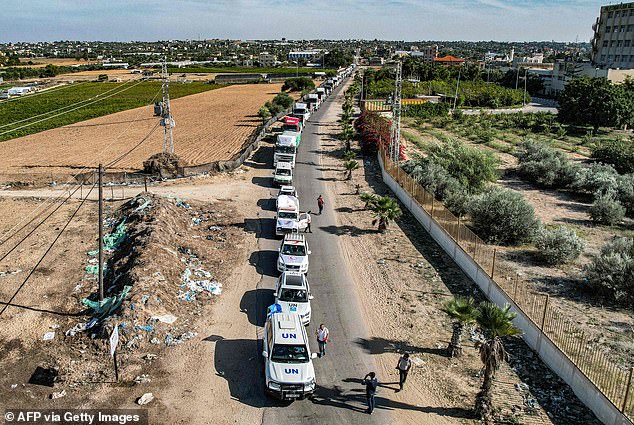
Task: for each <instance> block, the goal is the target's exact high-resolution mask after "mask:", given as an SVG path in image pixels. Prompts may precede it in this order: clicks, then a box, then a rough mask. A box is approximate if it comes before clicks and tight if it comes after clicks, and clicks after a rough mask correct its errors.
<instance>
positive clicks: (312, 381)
mask: <svg viewBox="0 0 634 425" xmlns="http://www.w3.org/2000/svg"><path fill="white" fill-rule="evenodd" d="M305 388H306V389H307V390H310V391H312V390H314V389H315V378H310V380H309V381H308V382H307V383H306V385H305Z"/></svg>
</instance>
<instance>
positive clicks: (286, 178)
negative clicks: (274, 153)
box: [273, 162, 293, 186]
mask: <svg viewBox="0 0 634 425" xmlns="http://www.w3.org/2000/svg"><path fill="white" fill-rule="evenodd" d="M273 183H274V184H276V185H278V186H288V185H292V184H293V167H292V165H291V164H290V163H289V162H278V163H277V164H276V165H275V171H273Z"/></svg>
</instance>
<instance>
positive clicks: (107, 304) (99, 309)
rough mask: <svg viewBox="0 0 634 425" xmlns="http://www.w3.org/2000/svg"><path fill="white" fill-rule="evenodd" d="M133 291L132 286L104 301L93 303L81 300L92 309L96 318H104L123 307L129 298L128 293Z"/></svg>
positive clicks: (125, 287)
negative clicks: (124, 301) (122, 304)
mask: <svg viewBox="0 0 634 425" xmlns="http://www.w3.org/2000/svg"><path fill="white" fill-rule="evenodd" d="M130 289H132V287H131V286H124V287H123V290H122V291H121V292H120V293H119V294H117V295H114V296H112V297H108V298H104V299H103V301H92V300H89V299H88V298H84V299H83V300H81V302H82V303H84V304H85V305H87V306H88V307H90V308H92V310H93V313H94V315H95V316H96V317H99V318H102V317H105V316H107V315H109V314H110V313H112V312H113V311H115V310H116V309H117V308H119V307H120V306H121V303H122V302H123V300H124V299H125V298H126V297H127V296H128V292H130Z"/></svg>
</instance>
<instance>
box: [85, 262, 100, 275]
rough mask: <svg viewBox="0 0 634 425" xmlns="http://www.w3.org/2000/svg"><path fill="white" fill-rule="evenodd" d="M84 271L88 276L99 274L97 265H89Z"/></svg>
mask: <svg viewBox="0 0 634 425" xmlns="http://www.w3.org/2000/svg"><path fill="white" fill-rule="evenodd" d="M84 270H86V273H89V274H97V273H99V265H96V264H95V265H93V264H89V265H87V266H86V268H85V269H84Z"/></svg>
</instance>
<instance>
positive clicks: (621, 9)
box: [592, 3, 634, 69]
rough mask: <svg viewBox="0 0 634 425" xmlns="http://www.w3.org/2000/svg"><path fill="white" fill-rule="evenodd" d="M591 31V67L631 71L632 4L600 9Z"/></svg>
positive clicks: (633, 58)
mask: <svg viewBox="0 0 634 425" xmlns="http://www.w3.org/2000/svg"><path fill="white" fill-rule="evenodd" d="M592 29H593V30H594V37H593V39H592V62H593V64H594V65H596V66H598V67H601V68H620V69H631V68H634V3H620V4H615V5H611V6H603V7H601V13H600V15H599V17H598V18H597V21H596V22H595V24H594V25H593V26H592Z"/></svg>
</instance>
